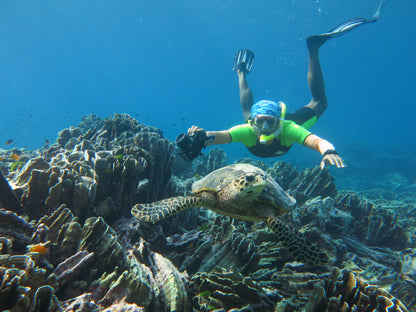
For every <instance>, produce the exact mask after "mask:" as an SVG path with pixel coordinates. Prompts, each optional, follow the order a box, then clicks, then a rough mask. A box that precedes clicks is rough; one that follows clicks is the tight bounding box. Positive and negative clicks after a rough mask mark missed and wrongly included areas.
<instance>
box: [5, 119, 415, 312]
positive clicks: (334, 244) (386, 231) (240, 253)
mask: <svg viewBox="0 0 416 312" xmlns="http://www.w3.org/2000/svg"><path fill="white" fill-rule="evenodd" d="M0 157H1V158H0V281H1V283H0V310H2V311H3V310H11V311H94V312H95V311H184V312H191V311H369V310H374V311H408V310H412V311H413V310H414V309H415V308H416V299H415V298H416V273H415V267H416V239H415V236H414V233H415V229H416V217H415V211H416V205H415V201H416V198H415V195H414V194H415V192H414V190H415V184H414V183H413V184H412V181H411V180H409V177H408V176H404V175H403V173H402V172H401V173H397V172H389V173H388V174H387V173H386V179H385V181H377V183H376V184H375V186H374V187H373V188H370V189H365V190H360V191H359V192H358V191H338V190H339V189H340V188H339V186H338V183H337V184H336V185H335V180H334V178H333V177H332V176H331V175H330V173H329V171H328V170H327V169H325V170H320V169H319V168H318V167H316V168H309V169H306V170H304V171H302V172H300V171H298V170H297V169H296V168H295V167H294V166H293V165H291V164H289V163H286V162H281V161H278V162H275V163H272V164H270V165H269V164H266V163H264V162H261V161H253V160H252V159H249V158H246V159H241V160H239V162H246V163H251V164H254V165H256V166H258V167H260V168H262V169H263V170H265V171H266V172H267V173H269V174H270V175H271V176H272V177H273V179H274V180H275V181H276V182H278V183H279V184H280V185H281V186H282V187H283V188H284V189H285V190H286V191H288V192H289V193H290V194H291V195H292V196H294V197H296V199H297V202H298V204H297V206H296V208H294V209H293V210H292V211H291V212H290V213H289V214H285V215H284V216H282V219H283V220H284V221H285V222H287V223H288V224H289V225H291V226H293V227H295V228H297V229H299V231H300V232H301V233H303V235H305V237H307V238H308V239H309V240H310V241H312V242H313V243H316V244H317V245H318V246H319V248H320V249H322V250H324V251H325V252H327V253H328V254H329V256H330V258H331V260H330V262H329V264H328V265H324V266H310V265H307V264H305V263H301V262H296V261H295V259H294V257H293V255H292V254H290V253H289V252H288V250H287V249H286V248H285V247H284V246H283V245H282V242H280V241H279V240H278V238H277V236H276V235H275V234H274V233H273V232H271V231H270V230H269V229H268V228H267V226H266V224H264V223H253V222H246V221H238V220H235V219H232V218H230V217H225V216H221V215H217V214H215V213H214V212H212V211H210V210H205V209H189V210H187V211H183V212H181V213H179V214H177V215H176V216H174V217H172V218H170V219H169V220H162V221H161V222H158V223H157V224H154V225H152V224H147V223H142V222H139V221H138V220H136V219H134V218H131V215H130V209H131V207H132V206H133V205H135V204H137V203H144V202H151V201H155V200H159V199H163V198H166V197H171V196H176V195H185V194H186V192H187V191H188V190H189V189H190V187H191V184H192V183H193V182H195V181H197V180H198V179H200V178H202V177H203V176H204V175H206V174H208V173H209V172H211V171H213V170H216V169H218V168H220V167H223V166H224V165H226V164H227V159H226V154H225V152H224V151H223V150H222V149H218V148H216V149H211V150H210V152H209V153H208V154H206V155H203V156H201V157H200V158H199V159H197V160H195V161H194V163H193V164H191V163H187V162H183V161H182V160H181V159H180V158H179V157H176V152H175V145H174V143H172V142H170V141H169V140H167V139H165V138H164V137H163V132H162V131H161V130H160V129H156V128H153V127H150V126H146V125H143V124H141V123H139V122H138V121H137V120H135V119H134V118H132V117H130V116H129V115H126V114H114V115H112V116H110V117H109V118H105V119H101V118H99V117H97V116H95V115H89V116H85V117H83V119H82V121H81V123H80V124H79V125H78V126H75V127H69V128H67V129H64V130H62V131H61V132H60V133H59V137H58V138H57V141H56V142H55V143H54V144H52V145H50V146H45V147H44V148H42V149H39V150H33V151H29V150H25V149H23V148H21V149H19V148H13V149H10V150H2V149H0ZM351 182H352V183H356V182H354V181H352V180H351ZM363 183H364V182H363ZM337 188H338V190H337ZM407 309H408V310H407Z"/></svg>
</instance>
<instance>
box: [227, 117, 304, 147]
mask: <svg viewBox="0 0 416 312" xmlns="http://www.w3.org/2000/svg"><path fill="white" fill-rule="evenodd" d="M282 121H283V125H282V126H283V129H282V131H281V132H280V133H279V135H278V136H277V137H276V138H275V140H276V139H277V140H279V141H280V143H281V144H282V145H284V146H287V147H289V146H291V145H292V144H293V143H299V144H303V141H304V140H305V139H306V137H307V136H308V135H310V134H311V132H310V131H308V130H306V129H305V128H303V127H301V126H299V125H298V124H296V123H295V122H293V121H291V120H285V119H283V120H282ZM228 132H229V133H230V135H231V142H232V143H234V142H240V143H243V144H244V145H245V146H247V147H251V146H254V145H256V144H258V143H259V141H258V138H257V136H256V134H255V133H254V130H253V128H252V127H251V126H250V125H249V124H243V125H238V126H235V127H232V128H230V129H229V130H228Z"/></svg>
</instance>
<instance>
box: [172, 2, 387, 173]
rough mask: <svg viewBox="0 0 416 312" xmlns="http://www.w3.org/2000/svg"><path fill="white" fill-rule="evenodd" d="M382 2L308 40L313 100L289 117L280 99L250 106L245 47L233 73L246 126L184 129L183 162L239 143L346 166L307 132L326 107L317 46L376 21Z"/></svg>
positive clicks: (261, 153) (258, 151)
mask: <svg viewBox="0 0 416 312" xmlns="http://www.w3.org/2000/svg"><path fill="white" fill-rule="evenodd" d="M384 3H385V1H381V2H380V5H379V7H378V9H377V11H376V13H375V14H374V15H373V18H372V19H365V18H357V19H353V20H348V21H346V22H344V23H342V24H341V25H339V26H337V27H335V28H334V29H332V30H331V31H329V32H326V33H322V34H319V35H314V36H310V37H307V38H306V43H307V48H308V57H309V59H308V60H309V68H308V85H309V89H310V91H311V94H312V99H311V100H310V102H309V103H308V104H307V105H305V106H304V107H302V108H300V109H298V110H297V111H295V112H293V113H287V114H286V105H285V104H284V103H283V102H282V101H278V102H274V101H270V100H261V101H258V102H257V103H255V104H254V105H253V103H254V101H253V94H252V91H251V89H250V87H249V85H248V82H247V79H246V75H247V74H248V73H249V72H250V71H251V69H252V67H253V62H254V53H253V52H252V51H250V50H248V49H244V50H239V51H238V52H237V53H236V55H235V58H234V64H233V70H234V71H236V72H237V76H238V84H239V91H240V104H241V108H242V111H243V116H244V120H245V122H246V123H245V124H242V125H238V126H235V127H232V128H230V129H228V130H222V131H207V132H205V130H203V129H201V128H199V127H197V126H192V127H191V128H189V129H188V135H185V134H181V135H179V136H178V138H177V139H176V143H177V144H178V146H179V148H180V154H181V155H182V156H183V157H184V158H185V159H188V160H193V159H195V158H196V157H198V156H199V155H200V152H201V150H202V148H203V147H206V146H210V145H216V144H227V143H234V142H241V143H243V144H244V145H245V146H246V147H247V149H248V150H249V151H250V152H251V153H252V154H253V155H255V156H258V157H276V156H281V155H283V154H285V153H287V152H288V151H289V149H290V148H291V146H292V145H293V144H294V143H298V144H301V145H304V146H306V147H308V148H310V149H313V150H315V151H317V152H319V153H320V154H321V155H322V161H321V168H324V167H325V166H326V165H334V166H336V167H338V168H343V167H345V163H344V161H343V159H342V158H341V157H340V156H339V155H338V154H337V152H336V150H335V147H334V146H333V145H332V144H331V143H330V142H328V141H327V140H324V139H322V138H320V137H318V136H317V135H315V134H312V133H311V132H310V131H309V130H308V129H309V128H310V127H312V126H313V125H314V124H315V123H316V121H317V120H318V118H319V117H320V116H321V115H322V114H323V112H324V111H325V110H326V109H327V107H328V103H327V97H326V93H325V85H324V79H323V75H322V70H321V65H320V61H319V48H320V47H321V46H322V45H323V44H324V43H325V42H326V41H327V40H329V39H331V38H334V37H338V36H341V35H344V34H346V33H348V32H349V31H351V30H353V29H355V28H357V27H359V26H361V25H364V24H367V23H373V22H375V21H377V20H378V18H379V16H380V11H381V7H382V5H383V4H384Z"/></svg>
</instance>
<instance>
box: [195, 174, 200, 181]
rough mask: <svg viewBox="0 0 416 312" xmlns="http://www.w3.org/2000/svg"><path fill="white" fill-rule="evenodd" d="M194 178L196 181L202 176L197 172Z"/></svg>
mask: <svg viewBox="0 0 416 312" xmlns="http://www.w3.org/2000/svg"><path fill="white" fill-rule="evenodd" d="M194 179H195V181H198V180H201V179H202V177H201V176H200V175H199V174H195V175H194Z"/></svg>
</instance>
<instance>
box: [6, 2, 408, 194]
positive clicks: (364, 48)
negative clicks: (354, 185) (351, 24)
mask: <svg viewBox="0 0 416 312" xmlns="http://www.w3.org/2000/svg"><path fill="white" fill-rule="evenodd" d="M378 4H379V1H378V0H366V1H361V0H351V1H350V0H349V1H346V0H317V1H312V0H285V1H274V0H267V1H266V0H260V1H247V0H243V1H241V0H239V1H236V0H232V1H224V0H212V1H191V0H177V1H169V0H165V1H160V0H152V1H150V0H134V1H133V0H123V1H110V0H100V1H85V0H82V1H81V0H71V1H69V0H65V1H61V0H58V1H46V0H45V1H34V0H27V1H20V0H18V1H16V0H2V1H1V2H0V29H1V35H0V68H1V70H0V94H1V96H0V148H4V149H9V148H13V147H27V148H29V149H31V148H40V147H42V146H43V145H44V144H45V140H47V141H49V142H51V143H53V142H54V141H55V140H56V138H57V135H58V131H60V130H62V129H64V128H67V127H69V126H76V125H77V124H78V123H79V122H80V121H81V117H82V116H84V115H87V114H96V115H98V116H99V117H102V118H104V117H109V116H110V115H111V114H113V113H128V114H130V115H131V116H133V117H134V118H136V119H137V120H138V121H139V122H141V123H144V124H147V125H151V126H155V127H158V128H160V129H162V130H163V131H164V135H165V137H167V138H169V139H171V140H174V139H175V138H176V136H177V135H178V134H179V133H181V132H184V131H186V130H187V128H188V127H189V126H191V125H193V124H195V125H198V126H201V127H203V128H205V129H207V130H220V129H227V128H229V127H231V126H233V125H236V124H239V123H241V122H243V118H242V114H241V110H240V104H239V98H238V86H237V77H236V74H235V73H234V72H232V70H231V69H232V61H233V57H234V54H235V52H236V51H237V50H238V49H241V48H249V49H251V50H253V51H254V52H255V55H256V59H255V64H254V68H253V71H252V73H250V75H249V76H248V80H249V83H250V86H251V87H252V89H253V93H254V99H255V101H256V100H260V99H271V100H275V101H277V100H282V101H284V102H285V103H286V105H287V107H288V110H289V111H291V110H295V109H297V108H299V107H301V106H303V105H305V104H306V103H307V102H309V100H310V93H309V89H308V86H307V82H306V73H307V50H306V42H305V38H306V37H307V36H308V35H312V34H318V33H321V32H326V31H329V30H330V29H332V28H333V27H335V26H337V25H338V24H340V23H341V22H343V21H345V20H347V19H351V18H355V17H366V18H371V16H372V14H373V13H374V12H375V10H376V8H377V6H378ZM415 11H416V2H415V1H412V0H390V1H388V2H387V3H386V5H385V7H384V9H383V12H382V14H381V17H380V20H379V21H378V22H376V23H373V24H368V25H364V26H362V27H359V28H358V29H356V30H354V31H353V32H351V33H348V34H346V35H345V36H342V37H339V38H335V39H333V40H330V41H328V42H327V43H326V44H325V45H324V46H323V47H322V48H321V49H320V56H321V64H322V68H323V72H324V78H325V83H326V90H327V96H328V101H329V108H328V110H327V111H326V112H325V114H324V115H323V117H322V118H321V119H320V120H319V121H318V123H317V124H316V125H314V127H313V128H312V129H311V130H312V132H313V133H315V134H317V135H319V136H321V137H323V138H326V139H328V140H329V141H330V142H332V143H333V144H334V145H335V146H336V147H337V150H338V152H339V153H340V155H341V156H343V157H344V159H345V161H346V162H347V164H348V166H349V168H348V169H345V170H344V171H338V170H335V169H331V170H332V171H333V172H335V171H336V173H335V174H336V175H337V176H340V177H342V176H343V175H345V174H346V173H348V172H349V171H348V170H353V169H355V172H361V171H360V170H364V169H365V170H367V171H368V172H371V173H372V174H375V173H379V174H380V175H383V174H385V173H386V172H400V174H402V175H403V176H405V178H406V179H408V181H409V183H414V181H415V180H416V168H415V167H416V162H415V154H416V153H415V152H416V145H415V143H414V138H413V137H414V135H415V133H416V132H415V122H416V118H415V114H416V108H415V100H414V83H415V78H414V73H415V71H416V66H415V58H414V55H415V54H416V43H415V40H414V34H415V33H416V27H415V25H414V17H415ZM8 140H13V142H12V143H11V144H10V145H6V142H7V141H8ZM222 148H224V150H225V151H226V153H227V155H228V157H229V159H230V161H233V160H235V159H238V158H241V157H247V156H250V157H251V155H249V153H248V152H247V150H246V149H245V148H244V147H243V146H242V145H239V144H233V145H229V146H222ZM280 159H281V160H285V161H288V162H292V163H294V164H295V165H298V166H300V167H302V166H315V165H316V164H318V163H319V161H320V156H319V155H318V154H317V153H316V152H313V151H309V150H307V149H305V148H303V147H300V146H297V147H295V148H293V149H292V151H291V152H289V153H288V154H287V155H286V156H284V157H282V158H280ZM374 159H376V160H374ZM380 159H381V160H380ZM273 161H274V160H273ZM372 166H373V167H372ZM351 168H352V169H351ZM365 170H364V171H365ZM368 172H367V173H368ZM363 174H365V173H364V172H363ZM346 187H347V186H346Z"/></svg>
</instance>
